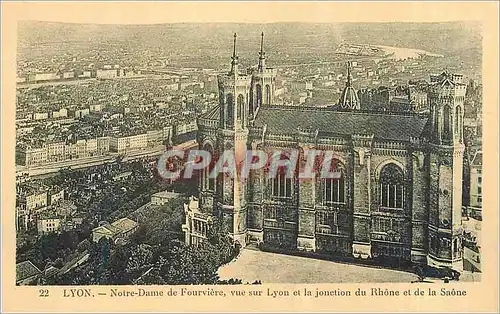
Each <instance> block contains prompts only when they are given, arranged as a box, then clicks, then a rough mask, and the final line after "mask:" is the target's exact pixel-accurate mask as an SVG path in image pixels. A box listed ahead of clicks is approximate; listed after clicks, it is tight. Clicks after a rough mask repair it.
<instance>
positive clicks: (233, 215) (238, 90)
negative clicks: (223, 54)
mask: <svg viewBox="0 0 500 314" xmlns="http://www.w3.org/2000/svg"><path fill="white" fill-rule="evenodd" d="M236 39H237V35H236V34H234V39H233V40H234V41H233V55H232V57H231V70H230V71H229V73H227V74H223V75H220V76H218V85H219V106H220V120H219V128H218V132H217V144H216V146H217V149H216V151H217V155H218V158H219V159H225V158H232V155H223V154H224V152H226V153H227V152H232V154H234V157H235V158H234V162H235V165H238V164H240V163H241V162H242V161H243V158H244V156H245V154H246V149H247V141H248V122H249V108H250V104H251V102H250V94H251V83H252V76H251V75H247V74H242V73H240V72H239V69H238V55H237V54H236ZM238 175H239V172H238V171H235V173H234V174H233V175H230V174H229V173H225V174H221V175H219V177H218V179H217V181H216V189H215V190H216V192H215V202H216V206H215V209H216V211H217V213H216V214H217V216H219V217H220V218H221V219H222V222H223V224H224V225H225V226H226V227H227V228H228V230H229V232H230V233H231V235H232V236H233V239H234V241H235V242H238V243H240V244H241V245H242V246H245V237H246V229H247V228H246V201H245V188H244V185H243V184H242V182H241V180H240V178H239V177H238Z"/></svg>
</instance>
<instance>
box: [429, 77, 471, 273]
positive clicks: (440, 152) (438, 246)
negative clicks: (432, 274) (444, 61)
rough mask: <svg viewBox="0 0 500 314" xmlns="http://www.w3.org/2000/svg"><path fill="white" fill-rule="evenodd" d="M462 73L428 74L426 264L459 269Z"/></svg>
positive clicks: (462, 145)
mask: <svg viewBox="0 0 500 314" xmlns="http://www.w3.org/2000/svg"><path fill="white" fill-rule="evenodd" d="M462 81H463V77H462V75H457V74H450V73H446V72H444V73H442V74H440V75H436V76H431V89H430V91H429V94H428V98H429V104H430V114H431V117H430V118H431V123H430V144H429V148H430V154H429V156H430V158H429V159H430V160H429V161H430V165H429V166H430V175H429V177H430V182H429V183H430V186H429V192H430V193H429V226H428V232H429V237H428V239H429V243H428V252H429V254H428V263H429V264H431V265H438V266H449V267H453V268H456V269H462V267H463V266H462V257H463V250H462V236H463V229H462V223H461V221H462V172H463V154H464V141H463V116H464V98H465V91H466V85H465V84H463V82H462Z"/></svg>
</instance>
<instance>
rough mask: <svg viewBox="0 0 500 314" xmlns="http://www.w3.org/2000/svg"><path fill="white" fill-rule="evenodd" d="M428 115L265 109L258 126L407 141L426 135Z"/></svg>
mask: <svg viewBox="0 0 500 314" xmlns="http://www.w3.org/2000/svg"><path fill="white" fill-rule="evenodd" d="M427 121H428V117H427V116H422V115H416V114H388V113H374V112H361V111H338V110H332V109H319V108H312V107H300V108H299V107H262V108H260V110H259V112H258V114H257V117H256V119H255V122H254V125H255V126H257V127H263V126H264V125H267V129H268V131H270V132H273V133H274V132H276V133H285V134H286V133H294V132H297V127H301V128H303V129H305V128H310V129H312V130H316V129H318V132H319V134H325V133H326V134H337V135H352V134H366V135H372V134H373V135H374V138H377V139H386V140H400V141H407V140H409V139H410V137H420V136H422V135H423V132H424V130H425V125H426V123H427Z"/></svg>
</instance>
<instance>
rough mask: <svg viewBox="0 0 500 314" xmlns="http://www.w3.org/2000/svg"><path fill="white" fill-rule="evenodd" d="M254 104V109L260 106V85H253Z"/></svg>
mask: <svg viewBox="0 0 500 314" xmlns="http://www.w3.org/2000/svg"><path fill="white" fill-rule="evenodd" d="M255 93H256V98H257V99H256V102H255V107H256V108H257V107H260V105H262V86H260V84H257V85H255Z"/></svg>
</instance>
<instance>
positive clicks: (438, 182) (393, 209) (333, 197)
mask: <svg viewBox="0 0 500 314" xmlns="http://www.w3.org/2000/svg"><path fill="white" fill-rule="evenodd" d="M232 59H233V61H232V64H231V71H230V72H229V73H228V74H227V75H222V76H221V77H220V78H219V90H220V93H219V94H220V95H219V98H220V99H219V106H218V107H217V108H214V110H212V111H211V112H209V113H207V114H205V115H204V116H202V117H200V118H199V120H198V130H199V131H198V143H199V146H200V149H206V150H210V151H211V152H212V153H214V154H215V155H219V157H220V155H221V154H223V151H224V150H227V149H234V150H235V153H236V162H238V161H239V160H241V154H239V153H238V152H242V151H243V152H244V151H245V150H250V149H259V150H263V151H266V152H269V153H271V152H272V151H275V150H280V151H283V152H285V153H286V152H289V151H292V150H296V151H298V152H299V156H298V163H299V165H301V166H304V164H305V163H306V156H305V154H304V152H305V151H307V150H309V149H316V150H322V151H333V152H334V158H335V162H336V167H338V168H337V169H338V170H340V171H341V173H342V176H341V179H335V180H330V181H328V180H325V179H321V178H320V177H319V176H316V178H314V179H301V178H299V177H298V175H297V173H298V172H300V169H301V166H299V171H298V172H295V176H294V177H293V178H290V179H279V178H271V179H269V178H268V176H267V171H268V170H266V169H259V170H252V171H251V172H250V177H249V178H248V179H246V180H245V181H241V180H238V178H236V179H233V178H231V177H229V176H227V175H221V176H219V177H218V178H217V179H211V178H209V177H208V172H209V171H208V170H207V171H205V172H204V173H203V174H202V176H201V180H200V209H201V212H203V213H204V214H205V215H207V216H217V217H219V218H220V219H221V221H223V223H225V224H227V225H228V226H229V227H230V230H232V235H233V238H234V240H235V241H237V242H239V243H240V244H241V245H243V246H245V245H247V244H249V243H252V242H254V243H261V242H264V243H266V244H269V245H272V246H277V247H281V248H285V249H292V250H294V249H299V250H306V251H317V252H322V253H325V254H336V255H349V256H354V257H359V258H377V257H389V258H396V259H399V260H405V261H412V262H415V263H430V264H437V265H446V266H453V267H458V268H460V266H459V262H460V261H461V258H462V244H461V238H462V228H461V196H462V191H461V186H462V158H463V139H462V128H463V126H462V124H463V122H462V121H463V96H464V93H465V86H464V85H463V84H462V82H461V76H459V75H450V74H447V73H443V74H442V75H440V76H435V77H432V79H431V87H432V92H431V93H429V103H430V108H431V110H430V114H425V115H422V114H413V113H405V114H393V113H373V112H371V113H369V112H361V111H359V110H356V109H349V110H342V109H340V110H333V109H318V108H304V107H301V108H287V107H276V106H273V103H272V99H273V94H272V91H273V90H274V81H275V76H276V71H275V70H273V69H268V68H265V66H264V53H263V51H262V43H261V53H260V58H259V67H258V68H257V70H256V71H255V73H253V74H240V73H239V72H238V57H237V56H236V37H235V49H234V52H233V58H232ZM258 85H260V88H259V87H258ZM262 86H266V87H265V88H264V89H263V90H262ZM267 86H268V87H267ZM462 89H463V91H462ZM268 92H269V93H268ZM445 115H446V116H445ZM278 177H279V176H278ZM276 180H281V181H279V182H277V181H276ZM277 189H278V190H279V191H278V192H276V191H277ZM186 232H189V231H188V230H186Z"/></svg>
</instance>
